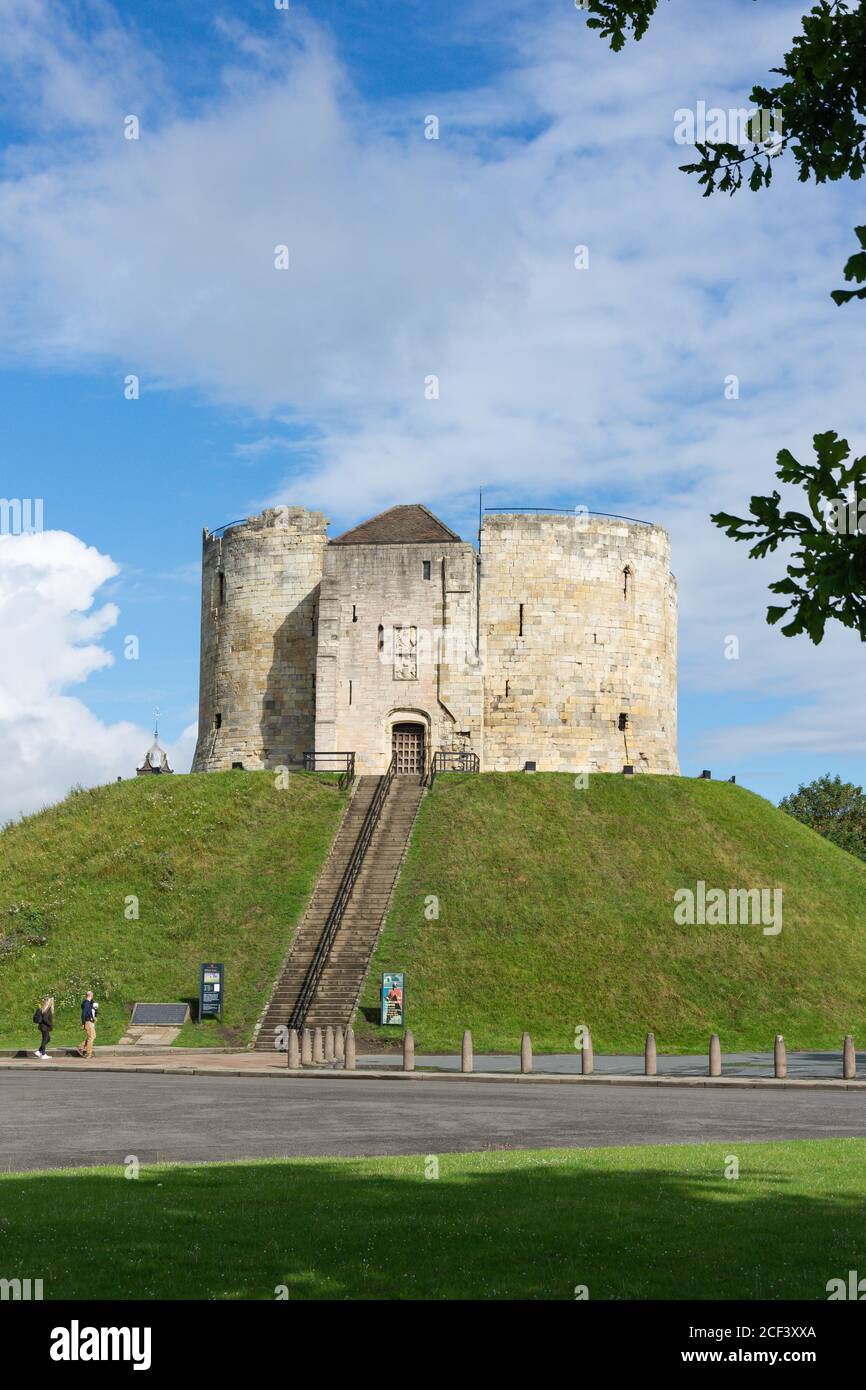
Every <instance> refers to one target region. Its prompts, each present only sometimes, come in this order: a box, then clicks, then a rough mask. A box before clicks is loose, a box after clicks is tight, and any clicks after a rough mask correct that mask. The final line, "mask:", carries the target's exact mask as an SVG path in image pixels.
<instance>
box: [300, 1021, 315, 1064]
mask: <svg viewBox="0 0 866 1390" xmlns="http://www.w3.org/2000/svg"><path fill="white" fill-rule="evenodd" d="M312 1061H313V1035H312V1033H311V1032H310V1030H309V1028H302V1029H301V1066H302V1067H309V1066H311V1064H312Z"/></svg>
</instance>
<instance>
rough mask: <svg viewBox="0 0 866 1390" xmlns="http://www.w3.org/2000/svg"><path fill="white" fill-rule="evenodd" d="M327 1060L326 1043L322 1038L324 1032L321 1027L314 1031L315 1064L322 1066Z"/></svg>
mask: <svg viewBox="0 0 866 1390" xmlns="http://www.w3.org/2000/svg"><path fill="white" fill-rule="evenodd" d="M324 1060H325V1043H324V1039H323V1037H322V1030H321V1028H319V1027H316V1028H314V1029H313V1064H314V1065H315V1066H321V1064H322V1062H324Z"/></svg>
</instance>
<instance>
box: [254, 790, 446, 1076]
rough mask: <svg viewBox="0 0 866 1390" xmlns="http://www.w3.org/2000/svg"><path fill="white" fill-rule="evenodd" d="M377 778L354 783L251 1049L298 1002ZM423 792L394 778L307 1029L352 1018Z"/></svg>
mask: <svg viewBox="0 0 866 1390" xmlns="http://www.w3.org/2000/svg"><path fill="white" fill-rule="evenodd" d="M380 781H381V778H379V777H360V778H359V779H358V782H357V785H356V788H355V793H354V796H353V797H352V801H351V803H350V805H349V808H348V810H347V811H346V814H345V816H344V818H343V821H342V824H341V825H340V829H339V831H338V832H337V836H336V838H335V840H334V844H333V845H332V847H331V853H330V855H329V856H328V859H327V862H326V864H325V867H324V869H323V870H322V873H321V876H320V878H319V881H318V883H317V884H316V888H315V891H314V893H313V897H312V900H311V902H310V905H309V907H308V909H307V911H306V913H305V914H304V918H303V920H302V922H301V925H300V927H299V928H298V933H297V936H296V937H295V940H294V942H293V944H292V949H291V951H290V953H289V956H288V958H287V960H286V963H285V965H284V967H283V970H282V972H281V974H280V977H279V979H278V980H277V983H276V985H275V987H274V992H273V994H272V996H271V998H270V1001H269V1003H268V1006H267V1009H266V1010H265V1013H264V1015H263V1017H262V1020H261V1023H260V1026H259V1029H258V1032H257V1034H256V1038H255V1043H254V1046H255V1047H256V1049H258V1050H260V1051H271V1050H272V1049H273V1046H274V1038H275V1030H276V1029H277V1028H279V1027H280V1026H283V1025H285V1024H286V1023H287V1022H288V1020H289V1017H290V1015H291V1013H292V1010H293V1008H294V1006H295V1004H296V1002H297V1000H298V997H299V995H300V992H301V989H302V987H303V984H304V980H305V979H306V975H307V971H308V969H309V967H310V964H311V962H312V959H313V956H314V955H315V952H316V947H317V946H318V944H319V941H320V939H321V935H322V931H323V929H324V926H325V922H326V921H327V919H328V915H329V913H330V911H331V907H332V905H333V902H334V898H335V897H336V894H337V890H338V888H339V886H340V883H341V882H342V878H343V874H344V872H345V870H346V866H347V864H348V863H349V859H350V858H351V855H352V851H353V849H354V848H355V843H356V841H357V839H358V835H359V834H360V831H361V827H362V825H363V823H364V817H365V816H366V814H367V810H368V809H369V806H370V802H371V801H372V799H373V796H374V794H375V791H376V788H377V786H378V785H379V782H380ZM423 795H424V788H423V787H422V786H421V785H420V784H419V782H418V779H417V778H416V777H395V778H394V780H393V781H392V783H391V787H390V790H389V792H388V795H387V796H386V798H385V802H384V805H383V806H382V811H381V814H380V816H379V823H378V825H377V826H376V829H375V830H374V832H373V837H372V839H371V841H370V844H369V846H368V848H367V853H366V855H365V857H364V863H363V866H362V868H361V871H360V873H359V874H358V877H357V879H356V880H355V884H354V887H353V889H352V893H351V896H350V897H349V901H348V903H347V905H346V909H345V912H344V914H343V920H342V922H341V924H340V929H339V931H338V932H337V936H336V938H335V940H334V943H333V946H332V947H331V952H330V955H329V957H328V961H327V964H326V965H325V969H324V971H323V973H322V976H321V979H320V980H319V986H318V989H317V990H316V994H315V997H314V998H313V1002H312V1004H311V1005H310V1008H309V1010H308V1012H307V1018H306V1025H307V1027H309V1028H314V1027H316V1026H317V1025H321V1026H322V1027H326V1026H327V1025H328V1024H329V1023H330V1024H333V1025H334V1026H335V1027H339V1028H346V1027H348V1025H349V1023H350V1022H351V1020H352V1015H353V1013H354V1011H355V1006H356V1005H357V1002H358V998H359V996H360V993H361V988H362V986H363V984H364V980H365V979H366V977H367V971H368V969H369V966H370V959H371V957H372V955H373V949H374V947H375V945H376V941H377V939H378V936H379V932H380V930H381V927H382V922H383V920H384V917H385V913H386V912H387V910H388V904H389V903H390V901H391V893H392V891H393V888H394V884H395V882H396V880H397V875H398V873H399V871H400V865H401V864H402V862H403V856H404V854H405V852H406V847H407V845H408V843H409V836H410V834H411V832H412V826H413V825H414V823H415V817H416V815H417V814H418V807H419V806H420V804H421V798H422V797H423Z"/></svg>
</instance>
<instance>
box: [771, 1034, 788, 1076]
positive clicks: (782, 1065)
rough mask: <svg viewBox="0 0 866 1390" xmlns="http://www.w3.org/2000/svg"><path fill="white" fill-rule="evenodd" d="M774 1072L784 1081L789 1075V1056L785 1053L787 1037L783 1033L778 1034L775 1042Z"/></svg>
mask: <svg viewBox="0 0 866 1390" xmlns="http://www.w3.org/2000/svg"><path fill="white" fill-rule="evenodd" d="M773 1074H774V1076H775V1077H776V1078H777V1079H778V1080H779V1081H784V1079H785V1077H786V1076H787V1075H788V1058H787V1056H786V1055H785V1039H784V1038H783V1037H782V1034H781V1033H777V1034H776V1041H775V1042H774V1043H773Z"/></svg>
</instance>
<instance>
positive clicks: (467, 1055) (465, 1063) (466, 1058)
mask: <svg viewBox="0 0 866 1390" xmlns="http://www.w3.org/2000/svg"><path fill="white" fill-rule="evenodd" d="M460 1070H461V1071H471V1070H472V1034H471V1033H470V1031H469V1029H468V1028H467V1029H466V1031H465V1032H464V1034H463V1046H462V1047H461V1049H460Z"/></svg>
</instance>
